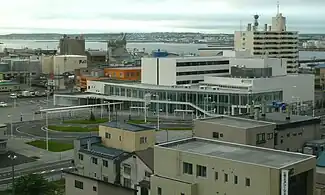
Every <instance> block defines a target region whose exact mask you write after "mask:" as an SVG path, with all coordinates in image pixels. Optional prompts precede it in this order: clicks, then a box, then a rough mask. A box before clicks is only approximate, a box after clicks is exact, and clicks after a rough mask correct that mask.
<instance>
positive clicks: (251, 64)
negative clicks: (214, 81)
mask: <svg viewBox="0 0 325 195" xmlns="http://www.w3.org/2000/svg"><path fill="white" fill-rule="evenodd" d="M229 63H230V66H236V65H238V66H245V67H246V68H268V67H272V76H283V75H287V59H277V58H231V59H230V60H229Z"/></svg>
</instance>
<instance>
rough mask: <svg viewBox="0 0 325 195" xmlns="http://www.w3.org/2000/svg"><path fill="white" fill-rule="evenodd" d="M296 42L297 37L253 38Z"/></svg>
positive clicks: (256, 38) (255, 38)
mask: <svg viewBox="0 0 325 195" xmlns="http://www.w3.org/2000/svg"><path fill="white" fill-rule="evenodd" d="M281 39H282V40H298V38H297V37H254V40H281Z"/></svg>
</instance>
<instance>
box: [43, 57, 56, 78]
mask: <svg viewBox="0 0 325 195" xmlns="http://www.w3.org/2000/svg"><path fill="white" fill-rule="evenodd" d="M41 66H42V73H43V74H50V73H52V72H53V66H54V56H41Z"/></svg>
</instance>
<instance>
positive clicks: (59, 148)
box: [27, 140, 73, 152]
mask: <svg viewBox="0 0 325 195" xmlns="http://www.w3.org/2000/svg"><path fill="white" fill-rule="evenodd" d="M27 144H29V145H31V146H34V147H37V148H41V149H44V150H46V142H45V141H42V140H36V141H31V142H27ZM71 149H73V144H69V143H61V142H55V141H49V151H51V152H63V151H66V150H71Z"/></svg>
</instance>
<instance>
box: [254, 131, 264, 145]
mask: <svg viewBox="0 0 325 195" xmlns="http://www.w3.org/2000/svg"><path fill="white" fill-rule="evenodd" d="M265 142H266V141H265V133H258V134H256V144H263V143H265Z"/></svg>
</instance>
